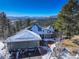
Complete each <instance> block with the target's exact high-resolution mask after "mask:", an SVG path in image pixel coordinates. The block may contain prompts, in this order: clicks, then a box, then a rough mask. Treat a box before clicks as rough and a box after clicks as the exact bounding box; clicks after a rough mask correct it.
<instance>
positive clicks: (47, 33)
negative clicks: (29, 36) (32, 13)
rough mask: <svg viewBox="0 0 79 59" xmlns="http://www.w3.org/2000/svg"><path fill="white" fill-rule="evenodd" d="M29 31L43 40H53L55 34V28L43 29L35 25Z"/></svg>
mask: <svg viewBox="0 0 79 59" xmlns="http://www.w3.org/2000/svg"><path fill="white" fill-rule="evenodd" d="M27 29H28V30H31V31H33V32H35V33H37V34H39V35H40V36H41V37H42V39H45V38H49V39H50V38H53V34H54V32H55V31H54V28H53V27H52V26H50V25H49V26H48V27H42V26H40V25H38V24H33V25H32V26H30V27H28V28H27Z"/></svg>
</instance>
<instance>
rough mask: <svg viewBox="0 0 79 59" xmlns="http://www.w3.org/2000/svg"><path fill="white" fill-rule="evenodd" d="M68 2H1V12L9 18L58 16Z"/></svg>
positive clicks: (5, 0) (27, 0)
mask: <svg viewBox="0 0 79 59" xmlns="http://www.w3.org/2000/svg"><path fill="white" fill-rule="evenodd" d="M66 3H67V0H0V12H2V11H4V12H5V13H6V14H7V15H8V16H53V15H57V14H58V13H59V12H60V11H61V9H62V7H63V6H64V5H65V4H66Z"/></svg>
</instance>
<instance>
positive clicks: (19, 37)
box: [5, 28, 41, 42]
mask: <svg viewBox="0 0 79 59" xmlns="http://www.w3.org/2000/svg"><path fill="white" fill-rule="evenodd" d="M35 40H41V37H40V36H39V35H38V34H36V33H34V32H32V31H29V30H27V29H26V28H25V29H23V30H21V31H20V32H18V33H16V35H14V36H11V37H9V38H8V39H7V40H6V41H5V42H21V41H35Z"/></svg>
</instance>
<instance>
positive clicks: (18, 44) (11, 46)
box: [7, 41, 39, 50]
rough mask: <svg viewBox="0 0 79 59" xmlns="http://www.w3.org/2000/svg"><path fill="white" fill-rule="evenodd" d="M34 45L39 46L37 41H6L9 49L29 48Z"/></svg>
mask: <svg viewBox="0 0 79 59" xmlns="http://www.w3.org/2000/svg"><path fill="white" fill-rule="evenodd" d="M36 46H39V41H26V42H15V43H7V47H8V49H9V50H12V49H21V48H30V47H36Z"/></svg>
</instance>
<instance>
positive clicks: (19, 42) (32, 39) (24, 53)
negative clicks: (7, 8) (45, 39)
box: [5, 29, 51, 59]
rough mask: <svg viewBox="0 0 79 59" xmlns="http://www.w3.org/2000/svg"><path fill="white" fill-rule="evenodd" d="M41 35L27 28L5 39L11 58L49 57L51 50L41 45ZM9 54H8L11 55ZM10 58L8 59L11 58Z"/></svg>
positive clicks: (47, 58)
mask: <svg viewBox="0 0 79 59" xmlns="http://www.w3.org/2000/svg"><path fill="white" fill-rule="evenodd" d="M40 40H42V39H41V37H40V36H39V35H38V34H36V33H34V32H32V31H29V30H27V29H23V30H21V31H20V32H18V33H16V35H13V36H11V37H8V39H7V40H6V41H5V43H7V48H8V51H9V54H10V56H9V58H10V59H30V58H31V59H49V58H50V55H51V50H50V49H49V48H48V47H46V46H40ZM9 54H7V55H9ZM9 58H8V59H9Z"/></svg>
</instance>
